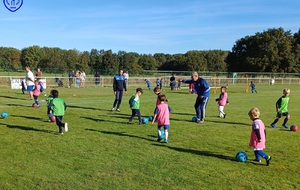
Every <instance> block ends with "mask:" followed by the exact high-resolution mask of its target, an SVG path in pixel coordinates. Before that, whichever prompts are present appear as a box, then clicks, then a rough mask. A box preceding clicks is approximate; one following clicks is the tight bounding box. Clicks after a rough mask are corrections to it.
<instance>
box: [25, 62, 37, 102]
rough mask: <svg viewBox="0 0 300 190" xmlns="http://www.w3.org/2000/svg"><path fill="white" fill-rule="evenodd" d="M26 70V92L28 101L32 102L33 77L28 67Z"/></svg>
mask: <svg viewBox="0 0 300 190" xmlns="http://www.w3.org/2000/svg"><path fill="white" fill-rule="evenodd" d="M25 70H26V79H25V80H26V86H27V92H29V97H30V100H33V90H34V85H35V84H34V75H33V73H32V72H31V70H30V67H29V66H27V67H25Z"/></svg>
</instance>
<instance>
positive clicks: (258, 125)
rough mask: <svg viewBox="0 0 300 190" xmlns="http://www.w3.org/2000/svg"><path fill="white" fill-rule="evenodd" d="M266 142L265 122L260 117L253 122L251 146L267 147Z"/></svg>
mask: <svg viewBox="0 0 300 190" xmlns="http://www.w3.org/2000/svg"><path fill="white" fill-rule="evenodd" d="M255 129H258V130H259V133H260V142H258V138H257V135H256V133H255ZM265 142H266V135H265V124H264V123H263V122H262V121H261V120H260V119H256V120H254V121H253V122H252V132H251V137H250V143H249V146H252V147H253V148H266V145H265Z"/></svg>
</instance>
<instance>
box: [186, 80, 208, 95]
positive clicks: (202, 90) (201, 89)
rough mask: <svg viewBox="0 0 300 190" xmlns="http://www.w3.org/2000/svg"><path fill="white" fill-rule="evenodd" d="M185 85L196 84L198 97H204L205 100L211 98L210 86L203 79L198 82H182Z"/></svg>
mask: <svg viewBox="0 0 300 190" xmlns="http://www.w3.org/2000/svg"><path fill="white" fill-rule="evenodd" d="M182 82H183V83H187V84H194V88H195V90H196V92H197V94H198V96H204V97H205V98H207V97H209V96H210V86H209V84H208V83H207V82H206V80H205V79H203V78H200V77H199V78H198V80H197V81H194V80H182Z"/></svg>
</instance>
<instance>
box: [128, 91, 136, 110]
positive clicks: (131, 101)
mask: <svg viewBox="0 0 300 190" xmlns="http://www.w3.org/2000/svg"><path fill="white" fill-rule="evenodd" d="M134 98H135V94H134V95H132V96H131V97H130V99H129V101H128V103H129V106H130V107H132V106H133V105H132V103H133V100H134Z"/></svg>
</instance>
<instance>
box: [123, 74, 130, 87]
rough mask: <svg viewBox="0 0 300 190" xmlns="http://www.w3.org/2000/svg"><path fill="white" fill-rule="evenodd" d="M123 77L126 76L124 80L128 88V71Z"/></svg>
mask: <svg viewBox="0 0 300 190" xmlns="http://www.w3.org/2000/svg"><path fill="white" fill-rule="evenodd" d="M123 75H124V80H125V83H126V86H128V79H129V74H128V71H126V72H124V74H123Z"/></svg>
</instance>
